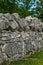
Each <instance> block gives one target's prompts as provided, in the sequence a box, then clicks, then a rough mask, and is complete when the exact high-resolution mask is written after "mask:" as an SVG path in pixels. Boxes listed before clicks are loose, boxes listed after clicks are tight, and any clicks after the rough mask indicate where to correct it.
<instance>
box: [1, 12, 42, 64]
mask: <svg viewBox="0 0 43 65" xmlns="http://www.w3.org/2000/svg"><path fill="white" fill-rule="evenodd" d="M41 49H43V23H42V22H41V20H39V19H38V18H35V17H31V16H28V17H26V18H22V19H21V18H20V17H19V15H18V14H17V13H13V14H9V13H7V14H2V13H0V63H1V62H2V61H3V59H8V60H12V59H15V58H20V57H24V56H25V55H27V54H28V55H30V54H31V53H34V52H35V51H37V50H41Z"/></svg>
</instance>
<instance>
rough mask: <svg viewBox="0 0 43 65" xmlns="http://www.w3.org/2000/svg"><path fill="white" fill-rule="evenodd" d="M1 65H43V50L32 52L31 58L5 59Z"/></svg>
mask: <svg viewBox="0 0 43 65" xmlns="http://www.w3.org/2000/svg"><path fill="white" fill-rule="evenodd" d="M1 65H43V51H41V52H36V53H35V54H32V55H31V56H30V58H29V57H28V58H25V59H18V60H14V61H11V62H9V61H6V60H4V61H3V63H2V64H1Z"/></svg>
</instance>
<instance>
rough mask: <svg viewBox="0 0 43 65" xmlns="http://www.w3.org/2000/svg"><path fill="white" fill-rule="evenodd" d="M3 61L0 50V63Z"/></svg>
mask: <svg viewBox="0 0 43 65" xmlns="http://www.w3.org/2000/svg"><path fill="white" fill-rule="evenodd" d="M2 62H3V54H2V52H1V51H0V63H2Z"/></svg>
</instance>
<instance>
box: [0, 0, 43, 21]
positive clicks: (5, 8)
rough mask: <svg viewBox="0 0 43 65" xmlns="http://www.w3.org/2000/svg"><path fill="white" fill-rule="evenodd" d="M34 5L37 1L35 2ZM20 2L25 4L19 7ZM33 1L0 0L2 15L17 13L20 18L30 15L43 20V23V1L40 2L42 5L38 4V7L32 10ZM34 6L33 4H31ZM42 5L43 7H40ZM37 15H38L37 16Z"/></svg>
mask: <svg viewBox="0 0 43 65" xmlns="http://www.w3.org/2000/svg"><path fill="white" fill-rule="evenodd" d="M33 1H34V3H35V1H36V0H33ZM19 2H22V3H23V4H22V5H21V4H20V5H21V6H19ZM30 2H31V0H11V1H10V0H0V13H14V12H17V13H18V14H19V15H20V17H22V18H23V17H26V16H29V15H32V16H35V17H38V18H41V19H42V21H43V0H40V3H39V2H37V7H36V8H32V11H29V9H30ZM31 5H32V4H31ZM40 5H41V7H40ZM35 14H37V15H35Z"/></svg>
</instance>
